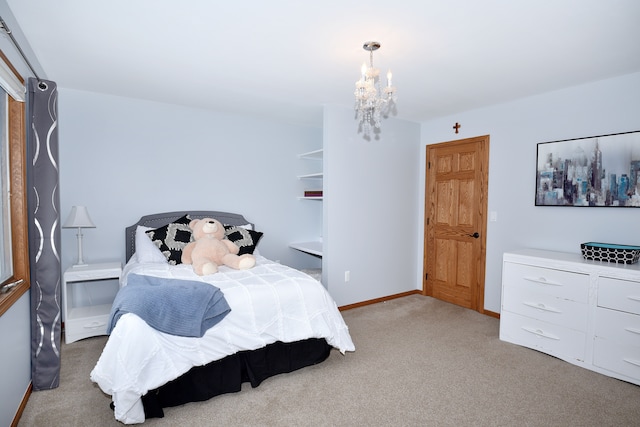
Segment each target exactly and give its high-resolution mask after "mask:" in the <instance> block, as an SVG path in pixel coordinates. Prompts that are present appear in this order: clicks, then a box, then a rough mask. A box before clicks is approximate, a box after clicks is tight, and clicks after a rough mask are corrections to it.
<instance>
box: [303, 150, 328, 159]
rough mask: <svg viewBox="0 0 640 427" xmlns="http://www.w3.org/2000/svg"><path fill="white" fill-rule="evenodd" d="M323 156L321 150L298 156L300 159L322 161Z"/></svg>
mask: <svg viewBox="0 0 640 427" xmlns="http://www.w3.org/2000/svg"><path fill="white" fill-rule="evenodd" d="M323 154H324V150H323V149H322V148H321V149H319V150H313V151H309V152H307V153H302V154H299V155H298V156H299V157H300V158H301V159H317V160H322V155H323Z"/></svg>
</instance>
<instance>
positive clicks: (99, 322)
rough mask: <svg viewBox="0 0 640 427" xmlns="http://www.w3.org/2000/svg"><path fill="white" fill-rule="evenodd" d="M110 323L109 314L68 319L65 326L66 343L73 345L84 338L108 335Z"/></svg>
mask: <svg viewBox="0 0 640 427" xmlns="http://www.w3.org/2000/svg"><path fill="white" fill-rule="evenodd" d="M108 321H109V313H108V312H107V314H101V315H94V316H87V317H81V318H77V319H71V318H70V319H67V321H66V322H65V324H64V334H65V341H66V342H67V343H72V342H74V341H78V340H81V339H83V338H88V337H94V336H97V335H106V334H107V322H108Z"/></svg>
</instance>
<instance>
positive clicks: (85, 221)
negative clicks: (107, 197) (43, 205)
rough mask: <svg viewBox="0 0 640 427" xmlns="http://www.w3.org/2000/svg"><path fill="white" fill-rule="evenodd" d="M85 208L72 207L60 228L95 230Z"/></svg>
mask: <svg viewBox="0 0 640 427" xmlns="http://www.w3.org/2000/svg"><path fill="white" fill-rule="evenodd" d="M95 227H96V226H95V224H94V223H93V221H91V218H90V217H89V212H88V211H87V208H86V207H85V206H73V207H72V208H71V213H70V214H69V216H68V217H67V220H66V221H65V222H64V224H63V225H62V228H95Z"/></svg>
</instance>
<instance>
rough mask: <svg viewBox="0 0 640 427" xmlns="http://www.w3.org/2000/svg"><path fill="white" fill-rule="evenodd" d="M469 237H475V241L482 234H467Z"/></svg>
mask: <svg viewBox="0 0 640 427" xmlns="http://www.w3.org/2000/svg"><path fill="white" fill-rule="evenodd" d="M467 236H469V237H473V238H474V239H477V238H478V237H480V233H478V232H477V231H476V232H475V233H473V234H467Z"/></svg>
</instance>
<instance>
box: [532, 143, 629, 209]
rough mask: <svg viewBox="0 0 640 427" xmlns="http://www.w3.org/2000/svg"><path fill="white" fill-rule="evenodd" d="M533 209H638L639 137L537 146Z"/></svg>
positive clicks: (539, 144) (540, 144)
mask: <svg viewBox="0 0 640 427" xmlns="http://www.w3.org/2000/svg"><path fill="white" fill-rule="evenodd" d="M535 205H536V206H573V207H627V208H628V207H634V208H638V207H640V131H633V132H623V133H614V134H609V135H599V136H592V137H588V138H575V139H565V140H559V141H549V142H540V143H538V144H537V155H536V194H535Z"/></svg>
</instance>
